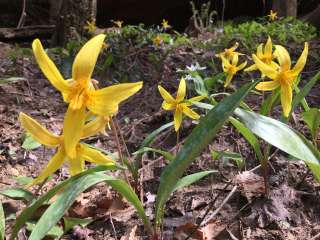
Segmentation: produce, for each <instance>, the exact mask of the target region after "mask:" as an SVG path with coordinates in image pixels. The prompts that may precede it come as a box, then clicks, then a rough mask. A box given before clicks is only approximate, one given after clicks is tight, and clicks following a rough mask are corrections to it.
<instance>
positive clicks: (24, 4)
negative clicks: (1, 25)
mask: <svg viewBox="0 0 320 240" xmlns="http://www.w3.org/2000/svg"><path fill="white" fill-rule="evenodd" d="M26 16H27V13H26V0H23V2H22V12H21V16H20V19H19V23H18V26H17V28H18V29H19V28H21V27H22V26H23V24H24V20H25V18H26Z"/></svg>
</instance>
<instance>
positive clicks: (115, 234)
mask: <svg viewBox="0 0 320 240" xmlns="http://www.w3.org/2000/svg"><path fill="white" fill-rule="evenodd" d="M109 218H110V223H111V227H112V231H113V235H114V238H115V239H116V240H118V238H117V232H116V228H115V227H114V224H113V221H112V215H111V213H109Z"/></svg>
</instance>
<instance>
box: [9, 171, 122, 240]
mask: <svg viewBox="0 0 320 240" xmlns="http://www.w3.org/2000/svg"><path fill="white" fill-rule="evenodd" d="M115 169H116V167H114V166H98V167H95V168H91V169H88V170H87V171H84V172H83V173H80V174H79V175H76V176H74V177H72V178H69V179H68V180H65V181H63V182H62V183H60V184H58V185H56V186H55V187H54V188H52V189H51V190H50V191H48V192H47V193H46V194H44V195H42V196H41V197H40V198H39V199H37V200H36V201H34V202H32V203H31V204H30V205H29V206H28V207H26V208H25V209H24V210H23V211H22V213H21V214H20V215H19V217H18V218H17V220H16V223H15V225H14V227H13V229H12V235H11V238H10V239H11V240H13V239H15V238H16V237H17V234H18V232H19V230H20V229H21V228H22V227H23V225H24V224H25V223H26V222H27V221H28V220H29V219H30V218H31V217H32V215H33V213H34V212H35V211H36V210H37V209H38V208H39V207H41V205H42V204H43V203H45V202H46V201H48V200H50V199H51V198H52V197H53V196H54V195H56V193H58V192H59V191H60V190H61V189H63V188H65V187H66V186H67V185H68V184H71V183H72V182H74V181H76V180H77V179H78V178H79V177H82V176H85V175H88V174H91V173H94V172H99V171H106V170H115Z"/></svg>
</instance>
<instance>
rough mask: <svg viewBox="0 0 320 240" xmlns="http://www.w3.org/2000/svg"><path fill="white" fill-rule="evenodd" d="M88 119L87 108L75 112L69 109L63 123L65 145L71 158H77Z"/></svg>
mask: <svg viewBox="0 0 320 240" xmlns="http://www.w3.org/2000/svg"><path fill="white" fill-rule="evenodd" d="M85 119H86V112H85V108H84V107H83V108H80V109H77V110H73V109H72V108H70V107H69V108H68V110H67V112H66V114H65V116H64V122H63V136H64V137H63V143H64V149H65V151H66V154H67V156H68V157H69V158H72V159H73V158H75V157H76V146H77V144H78V143H79V141H80V139H81V137H82V134H83V128H84V123H85Z"/></svg>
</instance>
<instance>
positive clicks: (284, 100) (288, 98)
mask: <svg viewBox="0 0 320 240" xmlns="http://www.w3.org/2000/svg"><path fill="white" fill-rule="evenodd" d="M280 94H281V105H282V109H283V115H284V116H285V117H288V116H289V114H290V111H291V104H292V88H291V86H290V84H282V85H281V92H280Z"/></svg>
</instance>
